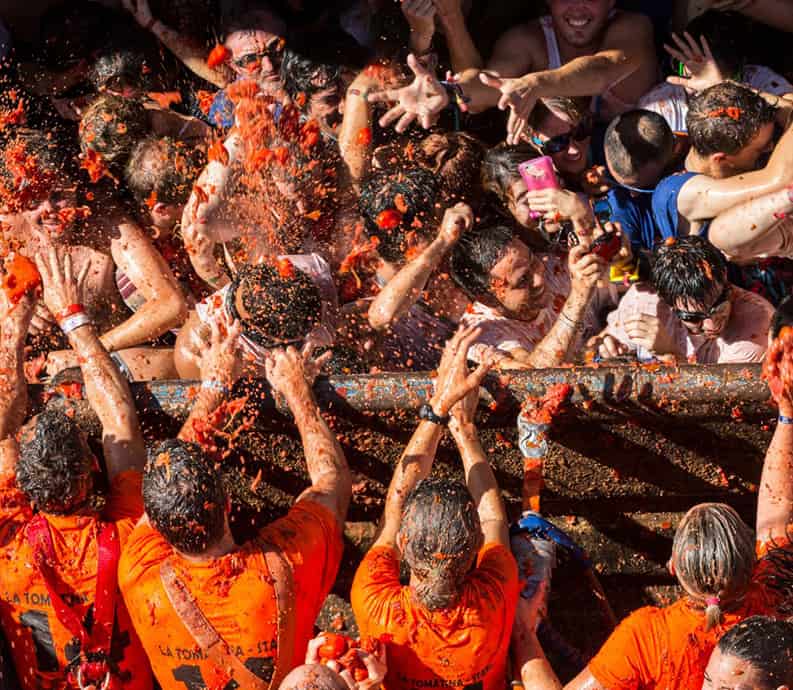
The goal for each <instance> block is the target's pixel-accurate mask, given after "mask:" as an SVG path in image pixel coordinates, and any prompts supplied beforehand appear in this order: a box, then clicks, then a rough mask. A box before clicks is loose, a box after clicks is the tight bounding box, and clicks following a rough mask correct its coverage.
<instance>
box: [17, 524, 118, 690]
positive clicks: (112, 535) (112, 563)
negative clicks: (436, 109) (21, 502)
mask: <svg viewBox="0 0 793 690" xmlns="http://www.w3.org/2000/svg"><path fill="white" fill-rule="evenodd" d="M26 536H27V540H28V544H30V547H31V548H32V549H33V554H34V562H35V565H36V567H37V568H38V570H39V573H40V574H41V577H42V579H43V580H44V584H45V585H46V587H47V592H49V595H50V601H52V607H53V609H54V610H55V617H56V618H57V619H58V621H59V622H60V624H61V625H63V627H65V628H66V629H67V630H68V631H69V632H70V633H71V634H72V635H73V636H74V637H75V638H77V639H78V640H79V641H80V657H79V659H78V660H77V672H76V676H75V682H77V685H78V686H79V687H80V688H84V687H91V685H92V684H93V685H94V686H95V687H97V688H101V689H102V690H104V689H105V688H108V687H113V686H115V685H116V684H117V683H113V684H112V686H111V684H110V683H111V679H112V676H111V669H110V644H111V642H112V639H113V622H114V619H115V612H116V596H117V593H118V560H119V557H120V555H121V547H120V545H119V541H118V530H117V529H116V526H115V524H113V523H112V522H103V523H99V537H98V540H97V542H98V543H97V552H98V572H97V576H96V594H95V596H94V624H93V626H92V628H91V632H90V633H89V632H88V631H87V630H86V629H85V626H84V625H83V622H82V620H81V619H80V617H79V616H78V615H77V613H75V612H74V610H72V609H71V608H69V607H68V606H67V605H66V602H64V601H63V598H62V597H61V595H60V594H58V592H57V591H56V589H55V583H56V582H58V579H59V578H58V575H57V573H56V572H55V568H54V564H55V562H56V557H55V548H54V546H53V544H52V534H51V533H50V526H49V524H48V523H47V521H46V520H45V519H44V516H43V515H41V514H38V515H36V516H35V517H34V518H33V519H32V520H31V521H30V522H29V523H28V526H27V535H26ZM86 684H87V685H86Z"/></svg>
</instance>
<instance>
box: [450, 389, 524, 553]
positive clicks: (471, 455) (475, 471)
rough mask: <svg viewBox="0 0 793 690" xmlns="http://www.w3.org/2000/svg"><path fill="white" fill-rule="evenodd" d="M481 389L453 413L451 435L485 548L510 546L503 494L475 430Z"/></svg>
mask: <svg viewBox="0 0 793 690" xmlns="http://www.w3.org/2000/svg"><path fill="white" fill-rule="evenodd" d="M478 404H479V387H478V386H477V387H476V388H474V389H472V390H471V392H470V393H468V395H466V396H465V397H464V398H463V399H462V400H460V402H458V403H457V404H456V405H455V406H454V407H453V408H452V411H451V419H450V420H449V431H451V433H452V437H453V438H454V442H455V443H456V444H457V449H458V450H459V451H460V457H461V458H462V460H463V469H464V470H465V483H466V485H467V486H468V491H469V492H470V494H471V497H472V498H473V499H474V503H476V510H477V512H478V513H479V522H480V523H481V525H482V535H483V536H484V540H485V544H491V543H496V544H503V545H504V546H507V547H508V546H509V522H508V520H507V511H506V509H505V508H504V501H503V500H502V499H501V490H500V489H499V488H498V483H497V482H496V476H495V475H494V474H493V470H492V469H491V467H490V463H489V462H488V460H487V456H486V455H485V452H484V450H482V445H481V443H480V442H479V434H478V432H477V430H476V422H475V418H476V407H477V405H478Z"/></svg>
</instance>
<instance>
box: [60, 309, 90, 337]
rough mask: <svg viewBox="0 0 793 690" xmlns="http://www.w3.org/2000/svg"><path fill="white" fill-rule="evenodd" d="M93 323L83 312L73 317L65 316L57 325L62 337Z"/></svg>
mask: <svg viewBox="0 0 793 690" xmlns="http://www.w3.org/2000/svg"><path fill="white" fill-rule="evenodd" d="M93 323H94V322H93V321H92V320H91V317H90V316H88V314H86V313H85V312H84V311H83V312H77V313H76V314H74V315H73V316H67V317H66V318H65V319H63V320H62V321H59V322H58V325H59V326H60V327H61V330H62V331H63V334H64V335H69V333H71V332H72V331H76V330H77V329H78V328H82V327H83V326H92V325H93Z"/></svg>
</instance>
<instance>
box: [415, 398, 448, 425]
mask: <svg viewBox="0 0 793 690" xmlns="http://www.w3.org/2000/svg"><path fill="white" fill-rule="evenodd" d="M419 419H423V420H425V421H427V422H432V423H433V424H439V425H440V424H448V423H449V415H446V416H445V417H441V416H439V415H437V414H435V411H434V410H433V409H432V405H430V404H429V403H424V404H423V405H422V406H421V407H420V408H419Z"/></svg>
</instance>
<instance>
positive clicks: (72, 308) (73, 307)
mask: <svg viewBox="0 0 793 690" xmlns="http://www.w3.org/2000/svg"><path fill="white" fill-rule="evenodd" d="M84 311H85V307H84V306H83V305H82V304H70V305H69V306H68V307H66V308H65V309H64V310H63V311H59V312H58V313H57V314H55V315H54V316H55V320H56V321H57V322H58V323H60V322H61V321H63V320H64V319H66V318H68V317H70V316H74V315H75V314H82V313H83V312H84Z"/></svg>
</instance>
